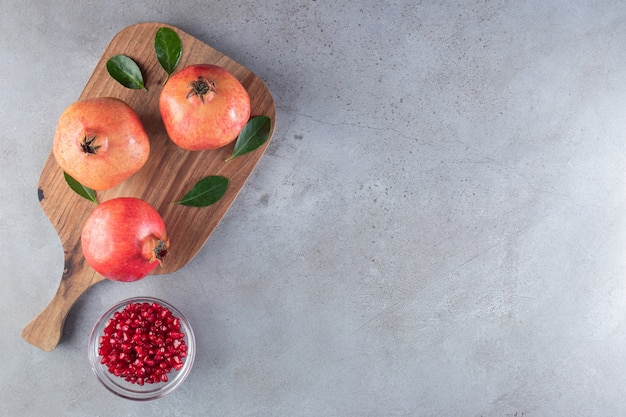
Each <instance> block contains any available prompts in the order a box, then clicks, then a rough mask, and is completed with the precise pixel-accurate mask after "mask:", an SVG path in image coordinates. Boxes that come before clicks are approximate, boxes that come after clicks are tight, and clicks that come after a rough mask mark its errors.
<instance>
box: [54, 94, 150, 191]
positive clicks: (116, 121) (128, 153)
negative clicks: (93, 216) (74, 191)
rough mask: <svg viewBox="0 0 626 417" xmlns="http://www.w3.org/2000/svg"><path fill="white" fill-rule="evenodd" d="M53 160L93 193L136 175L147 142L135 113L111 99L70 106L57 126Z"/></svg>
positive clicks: (145, 151) (147, 144) (99, 98)
mask: <svg viewBox="0 0 626 417" xmlns="http://www.w3.org/2000/svg"><path fill="white" fill-rule="evenodd" d="M52 151H53V154H54V157H55V159H56V161H57V163H58V164H59V166H60V167H61V169H63V170H64V171H65V172H67V173H68V174H69V175H71V176H72V177H73V178H74V179H75V180H76V181H78V182H80V183H81V184H82V185H84V186H86V187H89V188H92V189H94V190H106V189H109V188H112V187H114V186H116V185H118V184H119V183H121V182H122V181H124V180H125V179H127V178H129V177H130V176H131V175H133V174H134V173H136V172H137V171H139V169H140V168H141V167H142V166H143V165H144V164H145V163H146V161H147V160H148V156H149V154H150V141H149V139H148V135H147V134H146V131H145V129H144V126H143V124H142V122H141V120H140V119H139V116H137V113H136V112H135V111H134V110H133V108H132V107H130V106H129V105H128V104H126V103H125V102H124V101H122V100H119V99H116V98H112V97H98V98H90V99H83V100H79V101H77V102H75V103H72V104H70V105H69V106H68V107H67V108H66V109H65V110H64V111H63V113H62V114H61V116H60V117H59V120H58V122H57V127H56V132H55V134H54V142H53V145H52Z"/></svg>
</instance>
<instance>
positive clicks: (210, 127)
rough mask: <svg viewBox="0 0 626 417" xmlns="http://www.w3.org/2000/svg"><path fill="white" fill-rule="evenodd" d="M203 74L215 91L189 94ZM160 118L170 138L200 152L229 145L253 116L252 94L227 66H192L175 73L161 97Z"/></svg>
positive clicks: (184, 146)
mask: <svg viewBox="0 0 626 417" xmlns="http://www.w3.org/2000/svg"><path fill="white" fill-rule="evenodd" d="M198 77H203V78H204V79H205V80H207V81H210V82H211V83H212V85H213V86H214V90H215V91H210V92H207V93H206V94H203V95H202V96H200V95H197V94H193V93H192V94H190V91H192V83H193V82H194V81H197V80H198ZM159 109H160V112H161V119H162V120H163V124H164V126H165V130H166V131H167V134H168V136H169V137H170V139H171V140H172V141H173V142H174V143H175V144H177V145H178V146H180V147H181V148H183V149H186V150H189V151H201V150H207V149H217V148H221V147H223V146H226V145H228V144H229V143H231V142H232V141H234V140H235V139H237V136H238V135H239V132H241V129H243V127H244V126H245V125H246V123H247V122H248V120H249V119H250V96H249V95H248V92H247V91H246V89H245V88H244V87H243V85H241V83H240V82H239V80H237V78H235V77H234V76H233V75H232V74H231V73H230V72H228V71H227V70H226V69H224V68H222V67H219V66H217V65H210V64H199V65H190V66H188V67H185V68H183V69H182V70H180V71H179V72H177V73H176V74H174V75H173V76H172V77H171V78H170V79H169V80H168V81H167V84H165V86H164V87H163V90H162V91H161V95H160V98H159Z"/></svg>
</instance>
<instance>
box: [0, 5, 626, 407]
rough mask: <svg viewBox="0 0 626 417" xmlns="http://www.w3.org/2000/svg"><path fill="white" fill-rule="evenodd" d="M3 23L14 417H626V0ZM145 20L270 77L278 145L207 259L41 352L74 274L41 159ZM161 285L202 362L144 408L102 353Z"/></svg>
mask: <svg viewBox="0 0 626 417" xmlns="http://www.w3.org/2000/svg"><path fill="white" fill-rule="evenodd" d="M346 3H347V2H346ZM385 3H388V4H385ZM0 9H1V10H2V13H1V14H0V27H1V28H2V36H1V38H0V62H2V65H0V80H1V82H2V94H1V95H0V113H1V114H2V118H1V122H0V169H1V171H0V174H1V177H2V181H0V198H1V199H2V200H1V201H2V204H0V235H1V239H0V254H2V256H1V257H0V267H1V270H2V271H3V277H2V287H3V288H2V291H1V294H0V317H1V321H0V323H1V328H0V331H1V334H2V336H1V337H0V363H1V364H2V365H1V370H0V414H2V415H5V416H15V417H17V416H70V417H71V416H81V417H84V416H138V415H139V416H157V415H159V416H198V415H203V416H238V417H242V416H316V417H320V416H346V417H348V416H350V417H360V416H476V417H478V416H484V417H486V416H516V417H520V416H524V417H531V416H618V415H626V395H624V393H625V391H626V378H625V377H624V375H626V321H625V319H624V317H625V314H626V274H625V266H626V265H625V264H626V257H625V256H624V253H625V249H626V214H625V210H624V209H625V206H626V188H625V181H626V175H625V174H626V172H625V171H626V144H625V141H624V137H625V133H626V118H625V117H624V114H625V109H626V65H625V64H626V6H625V5H624V3H622V2H620V1H600V2H598V1H570V0H552V1H544V0H530V1H524V2H513V1H479V0H471V1H417V2H416V1H404V2H400V1H394V2H380V1H365V2H350V3H347V4H336V3H335V2H325V1H322V0H318V1H296V0H276V1H239V0H233V1H193V0H176V1H166V0H161V1H140V2H133V1H127V0H114V1H107V2H101V1H93V0H83V1H81V2H80V3H76V2H70V1H63V2H60V1H50V2H44V1H33V0H27V1H21V2H18V1H15V0H0ZM143 21H161V22H165V23H169V24H172V25H175V26H178V27H180V28H181V29H183V30H184V31H186V32H188V33H190V34H191V35H193V36H195V37H197V38H199V39H200V40H202V41H204V42H206V43H208V44H209V45H211V46H213V47H214V48H216V49H218V50H219V51H221V52H223V53H225V54H226V55H229V56H231V57H232V58H234V59H235V60H237V61H238V62H240V63H241V64H243V65H245V66H246V67H248V68H250V69H251V70H252V71H254V72H255V73H256V74H257V75H258V76H259V77H261V78H262V79H263V80H264V81H265V83H266V84H267V85H268V87H269V88H270V90H271V91H272V93H273V95H274V99H275V101H276V104H277V118H278V125H277V129H276V133H275V136H274V138H273V141H272V143H271V145H270V146H269V148H268V151H267V153H266V154H265V156H264V157H263V158H262V160H261V162H260V163H259V165H258V166H257V169H256V170H255V171H254V173H253V175H252V176H251V178H250V180H249V182H248V183H247V184H246V186H245V187H244V188H243V190H242V192H241V194H240V196H239V197H238V199H237V200H236V201H235V203H234V205H233V206H232V208H231V209H230V210H229V212H228V213H227V215H226V216H225V218H224V219H223V220H222V222H221V223H220V225H219V226H218V228H217V229H216V231H215V232H214V233H213V235H212V236H211V238H210V239H209V241H208V242H207V243H206V245H205V246H204V247H203V249H202V251H201V252H200V253H199V255H198V256H197V257H196V258H195V259H194V260H193V261H192V262H191V263H190V264H189V265H187V266H186V267H185V268H183V269H182V270H180V271H178V272H177V273H175V274H172V275H170V276H158V277H149V278H147V279H145V280H143V281H140V282H137V283H134V284H129V285H120V284H117V283H111V282H103V283H100V284H98V285H97V286H95V287H94V288H92V289H91V290H90V291H89V292H88V293H87V294H85V296H84V297H82V298H81V299H80V300H79V301H78V303H77V304H76V305H75V307H74V309H73V310H72V311H71V313H70V315H69V317H68V319H67V322H66V326H65V332H64V335H63V339H62V342H61V344H60V345H59V346H58V347H57V349H56V350H54V351H53V352H50V353H46V352H42V351H40V350H38V349H36V348H34V347H32V346H31V345H29V344H27V343H26V342H24V341H23V340H22V339H21V337H20V332H21V329H22V328H23V326H24V325H25V324H26V323H27V322H28V321H29V320H30V319H31V318H32V317H34V316H35V315H36V314H37V313H38V312H39V311H40V310H41V309H42V308H43V307H44V306H45V305H46V304H47V303H48V302H49V301H50V299H51V298H52V296H53V294H54V292H55V291H56V288H57V286H58V282H59V279H60V276H61V271H62V269H63V262H62V261H63V253H62V249H61V246H60V243H59V241H58V238H57V236H56V234H55V232H54V230H53V228H52V227H51V225H50V224H49V222H48V220H47V218H46V217H45V216H44V214H43V212H42V211H41V209H40V206H39V203H38V200H37V182H38V178H39V174H40V172H41V167H42V166H43V163H44V160H45V158H46V156H47V155H48V153H49V152H50V149H51V140H52V135H53V132H54V128H55V125H56V120H57V118H58V116H59V115H60V113H61V112H62V110H63V109H64V108H65V107H66V106H67V105H68V104H69V103H71V102H72V101H74V100H75V99H76V98H77V97H78V95H79V94H80V92H81V91H82V88H83V86H84V85H85V84H86V82H87V80H88V78H89V76H90V74H91V72H92V70H93V68H94V66H95V64H96V62H97V61H98V59H99V57H100V54H101V52H102V51H103V50H104V48H105V46H106V45H107V44H108V42H109V41H110V40H111V38H112V37H113V36H114V35H115V34H116V33H117V32H118V31H119V30H121V29H123V28H124V27H126V26H129V25H132V24H134V23H138V22H143ZM144 294H145V295H153V296H157V297H162V298H165V299H166V300H168V301H169V302H171V303H172V304H174V305H176V306H179V307H180V308H181V309H183V310H184V312H185V313H186V315H187V316H188V318H189V319H190V320H191V322H192V325H193V326H194V328H195V330H196V336H197V338H198V347H199V353H198V356H197V359H196V363H195V366H194V369H193V371H192V373H191V375H190V376H189V378H188V379H187V380H186V381H185V383H184V385H183V386H182V387H181V388H180V389H179V390H178V391H176V392H175V393H173V394H171V395H170V396H168V397H166V398H164V399H161V400H158V401H155V402H150V403H135V402H131V401H127V400H122V399H118V398H116V397H114V396H113V395H112V394H109V393H108V391H105V389H104V388H103V387H102V386H100V385H99V383H98V381H97V380H96V379H95V377H94V375H93V374H92V372H91V370H90V369H89V365H88V362H87V353H86V352H87V351H86V347H87V341H88V336H89V332H90V330H91V328H92V326H93V324H94V323H95V321H96V319H97V317H98V316H99V315H100V314H101V313H102V312H103V311H104V310H105V309H106V308H108V307H109V306H110V305H112V304H113V303H115V302H117V301H118V300H120V299H122V298H126V297H128V296H132V295H144Z"/></svg>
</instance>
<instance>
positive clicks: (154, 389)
mask: <svg viewBox="0 0 626 417" xmlns="http://www.w3.org/2000/svg"><path fill="white" fill-rule="evenodd" d="M144 303H148V305H150V306H152V305H153V304H156V305H157V306H156V307H157V311H159V310H160V309H159V308H158V306H160V307H164V308H166V309H167V310H169V311H170V312H171V313H172V316H173V317H174V318H178V319H179V321H180V332H181V333H183V334H184V337H182V339H181V340H182V341H184V343H185V345H186V346H187V356H186V357H184V358H182V367H180V369H178V370H176V369H171V371H169V372H167V373H166V375H167V381H165V382H163V381H159V382H144V383H143V385H140V382H141V381H138V382H137V381H136V382H129V381H127V380H126V378H125V377H123V376H116V375H114V374H113V373H112V372H110V371H109V367H108V366H107V365H105V364H103V363H102V361H103V357H102V356H101V355H100V353H99V351H100V343H101V337H102V336H104V334H105V328H106V327H107V325H108V324H109V320H111V319H112V318H113V319H114V320H115V318H114V317H115V314H116V313H118V312H120V313H122V312H123V310H125V308H126V307H127V306H129V305H136V304H140V305H142V306H144V307H142V308H144V309H145V304H144ZM161 311H162V310H161ZM117 317H120V314H118V315H117ZM159 324H161V323H159ZM122 325H123V324H122ZM131 333H132V331H131ZM139 333H142V334H145V333H147V332H139ZM167 334H168V335H170V334H171V332H169V333H167ZM175 336H176V337H175V338H177V337H180V335H175ZM144 340H145V339H144ZM168 343H169V342H168ZM135 344H140V345H143V346H144V347H145V348H146V349H147V348H149V347H150V346H147V345H146V344H145V343H144V342H135ZM179 344H180V343H179V342H177V345H179ZM171 346H172V345H171V344H170V345H169V347H171ZM133 349H134V350H133ZM138 349H140V348H138V347H133V348H131V349H130V350H126V354H127V357H128V354H129V352H130V354H131V355H133V354H134V353H132V352H134V351H135V350H137V351H139V350H138ZM195 353H196V342H195V337H194V334H193V330H192V329H191V326H190V325H189V322H188V321H187V319H186V318H185V316H183V314H182V313H181V312H180V311H178V310H177V309H176V308H175V307H173V306H172V305H170V304H168V303H167V302H165V301H163V300H160V299H158V298H152V297H133V298H129V299H126V300H123V301H120V302H119V303H117V304H115V305H114V306H113V307H111V308H110V309H108V310H107V311H106V312H105V313H104V314H103V315H102V316H101V317H100V319H99V320H98V321H97V322H96V325H95V326H94V328H93V330H92V331H91V336H90V338H89V362H90V364H91V369H92V370H93V372H94V373H95V374H96V377H97V378H98V380H99V381H100V382H101V383H102V385H104V386H105V388H107V389H108V390H109V391H111V392H112V393H114V394H116V395H119V396H120V397H122V398H127V399H129V400H136V401H149V400H155V399H157V398H161V397H163V396H165V395H167V394H169V393H170V392H172V391H174V390H175V389H176V388H177V387H178V386H180V384H182V383H183V381H184V380H185V378H187V375H189V372H190V371H191V367H192V366H193V360H194V357H195ZM157 359H158V358H157ZM129 362H132V360H130V361H129ZM179 366H180V365H179ZM147 368H149V366H147ZM156 368H157V366H155V368H154V369H156ZM143 369H144V370H145V368H143ZM155 372H160V371H155ZM146 381H147V379H146Z"/></svg>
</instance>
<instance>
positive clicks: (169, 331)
mask: <svg viewBox="0 0 626 417" xmlns="http://www.w3.org/2000/svg"><path fill="white" fill-rule="evenodd" d="M103 333H104V334H103V335H102V336H101V337H100V341H99V342H100V345H99V348H98V354H99V355H100V356H101V357H102V359H101V361H100V362H101V363H102V364H103V365H105V366H106V367H107V368H108V370H109V372H110V373H112V374H113V375H115V376H119V377H121V378H124V379H125V380H126V381H128V382H130V383H133V384H138V385H144V384H154V383H158V382H167V381H168V377H167V374H168V373H169V372H171V371H172V370H179V369H181V368H182V367H183V365H184V363H183V359H184V358H185V357H186V356H187V345H186V343H185V341H184V337H185V334H184V333H182V332H181V326H180V319H179V318H178V317H175V316H174V315H173V314H172V312H171V311H170V310H169V309H168V308H166V307H164V306H162V305H160V304H158V303H147V302H143V303H130V304H127V305H126V307H124V309H123V310H122V311H117V312H115V313H114V314H113V317H111V319H109V321H108V323H107V324H106V326H105V328H104V331H103Z"/></svg>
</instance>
